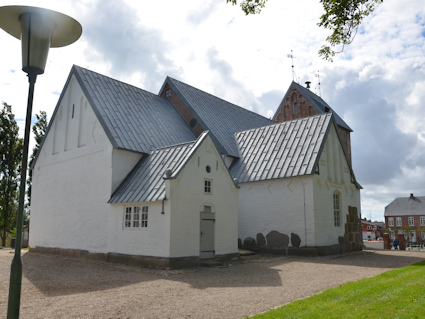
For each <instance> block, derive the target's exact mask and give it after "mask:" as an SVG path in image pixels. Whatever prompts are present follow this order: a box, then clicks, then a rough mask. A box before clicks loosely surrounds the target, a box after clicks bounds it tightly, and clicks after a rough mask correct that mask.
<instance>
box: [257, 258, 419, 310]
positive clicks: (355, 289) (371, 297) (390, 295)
mask: <svg viewBox="0 0 425 319" xmlns="http://www.w3.org/2000/svg"><path fill="white" fill-rule="evenodd" d="M424 317H425V261H422V262H420V263H417V264H413V265H410V266H407V267H403V268H400V269H395V270H391V271H388V272H385V273H383V274H380V275H378V276H375V277H371V278H365V279H362V280H359V281H355V282H349V283H346V284H343V285H340V286H338V287H335V288H331V289H328V290H325V291H323V292H321V293H319V294H317V295H314V296H311V297H309V298H306V299H302V300H297V301H294V302H292V303H290V304H287V305H285V306H282V307H280V308H278V309H276V310H270V311H268V312H266V313H264V314H260V315H256V316H254V318H424Z"/></svg>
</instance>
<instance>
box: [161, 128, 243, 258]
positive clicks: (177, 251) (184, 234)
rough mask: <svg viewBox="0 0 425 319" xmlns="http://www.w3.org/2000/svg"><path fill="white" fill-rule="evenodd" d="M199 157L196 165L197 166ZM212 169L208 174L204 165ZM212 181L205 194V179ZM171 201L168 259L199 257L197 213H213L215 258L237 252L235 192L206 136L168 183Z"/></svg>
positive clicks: (223, 165) (236, 192)
mask: <svg viewBox="0 0 425 319" xmlns="http://www.w3.org/2000/svg"><path fill="white" fill-rule="evenodd" d="M198 158H199V165H198ZM207 165H209V166H210V167H211V172H210V173H207V171H206V166H207ZM205 178H207V179H211V180H212V194H205V193H204V179H205ZM169 182H170V184H169V193H168V194H167V198H170V202H171V207H170V209H171V216H170V217H171V229H170V257H183V256H199V254H200V212H201V211H202V210H203V207H204V205H210V206H212V208H213V211H214V212H215V243H214V246H215V253H216V255H221V254H231V253H237V251H238V246H237V231H238V230H237V227H238V220H237V214H238V192H239V189H238V188H236V187H235V186H234V184H233V181H232V180H231V177H230V175H229V174H228V172H227V169H226V167H225V164H224V163H223V161H222V160H221V158H220V155H219V153H218V152H217V149H216V148H215V147H214V144H213V142H212V140H211V138H210V137H209V136H207V137H206V139H205V140H204V142H203V143H202V144H201V145H200V146H199V148H198V150H197V151H196V153H195V154H194V156H193V157H192V158H191V159H190V160H189V162H188V163H187V164H186V166H185V167H184V170H183V171H182V172H181V173H180V174H179V175H178V177H177V179H174V180H170V181H169Z"/></svg>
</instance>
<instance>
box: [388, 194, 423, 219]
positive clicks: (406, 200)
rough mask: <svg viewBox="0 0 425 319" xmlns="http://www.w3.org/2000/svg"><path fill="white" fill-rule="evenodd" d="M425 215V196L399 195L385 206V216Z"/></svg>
mask: <svg viewBox="0 0 425 319" xmlns="http://www.w3.org/2000/svg"><path fill="white" fill-rule="evenodd" d="M415 215H423V216H425V196H418V197H414V198H413V199H412V198H410V197H397V198H396V199H394V200H393V201H392V202H391V204H389V205H388V206H387V207H385V213H384V216H415Z"/></svg>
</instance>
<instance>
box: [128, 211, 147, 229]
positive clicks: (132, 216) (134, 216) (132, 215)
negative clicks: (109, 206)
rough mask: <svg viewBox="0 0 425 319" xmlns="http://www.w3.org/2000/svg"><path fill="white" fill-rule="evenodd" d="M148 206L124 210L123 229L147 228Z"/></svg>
mask: <svg viewBox="0 0 425 319" xmlns="http://www.w3.org/2000/svg"><path fill="white" fill-rule="evenodd" d="M148 209H149V207H148V206H129V207H126V208H125V210H124V228H127V229H128V228H133V229H141V228H146V227H148Z"/></svg>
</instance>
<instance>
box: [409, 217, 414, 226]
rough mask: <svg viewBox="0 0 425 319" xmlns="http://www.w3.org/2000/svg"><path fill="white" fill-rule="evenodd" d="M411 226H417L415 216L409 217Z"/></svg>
mask: <svg viewBox="0 0 425 319" xmlns="http://www.w3.org/2000/svg"><path fill="white" fill-rule="evenodd" d="M408 220H409V226H415V220H414V219H413V217H409V219H408Z"/></svg>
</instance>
